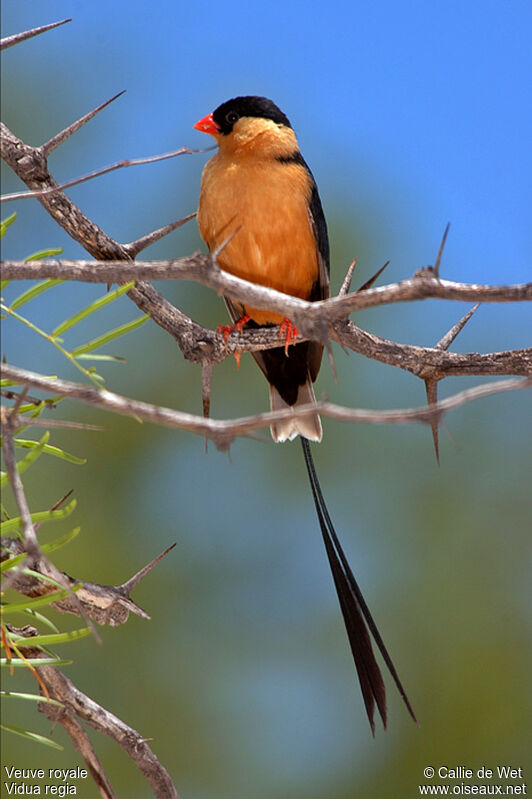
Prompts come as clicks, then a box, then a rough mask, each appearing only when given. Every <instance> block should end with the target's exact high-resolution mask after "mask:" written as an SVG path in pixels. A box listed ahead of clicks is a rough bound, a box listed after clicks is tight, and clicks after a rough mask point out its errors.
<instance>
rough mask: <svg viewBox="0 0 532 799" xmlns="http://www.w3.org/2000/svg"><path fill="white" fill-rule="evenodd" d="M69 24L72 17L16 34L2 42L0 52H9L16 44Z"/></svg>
mask: <svg viewBox="0 0 532 799" xmlns="http://www.w3.org/2000/svg"><path fill="white" fill-rule="evenodd" d="M67 22H72V18H71V17H70V18H69V19H62V20H61V21H60V22H52V23H51V24H50V25H41V27H40V28H32V29H31V30H29V31H23V32H22V33H14V34H13V35H12V36H6V37H5V38H4V39H1V40H0V50H7V48H8V47H13V45H14V44H19V43H20V42H25V41H26V40H27V39H32V38H33V37H34V36H38V35H39V34H40V33H46V31H51V30H52V29H53V28H58V27H59V26H60V25H65V24H66V23H67Z"/></svg>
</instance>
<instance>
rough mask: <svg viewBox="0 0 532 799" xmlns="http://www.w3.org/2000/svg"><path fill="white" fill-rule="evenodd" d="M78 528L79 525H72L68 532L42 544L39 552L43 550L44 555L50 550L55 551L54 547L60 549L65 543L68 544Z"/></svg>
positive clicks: (77, 531)
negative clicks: (72, 527)
mask: <svg viewBox="0 0 532 799" xmlns="http://www.w3.org/2000/svg"><path fill="white" fill-rule="evenodd" d="M80 530H81V527H74V529H73V530H71V531H70V532H69V533H66V534H65V535H62V536H61V537H60V538H56V539H55V541H50V543H49V544H44V546H42V547H41V552H43V553H44V554H45V555H48V554H49V553H50V552H55V550H56V549H60V548H61V547H63V546H64V545H65V544H70V542H71V541H73V540H74V538H75V537H76V536H77V534H78V533H79V531H80Z"/></svg>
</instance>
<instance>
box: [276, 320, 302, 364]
mask: <svg viewBox="0 0 532 799" xmlns="http://www.w3.org/2000/svg"><path fill="white" fill-rule="evenodd" d="M283 336H284V354H285V355H288V347H289V346H290V344H295V343H296V339H297V337H298V336H299V330H298V329H297V327H294V325H293V324H292V322H291V321H290V319H286V318H285V319H283V321H282V322H281V329H280V330H279V338H283Z"/></svg>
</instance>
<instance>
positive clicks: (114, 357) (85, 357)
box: [76, 353, 127, 363]
mask: <svg viewBox="0 0 532 799" xmlns="http://www.w3.org/2000/svg"><path fill="white" fill-rule="evenodd" d="M76 358H77V359H78V361H115V362H117V363H127V360H126V358H121V357H120V355H91V354H90V353H88V354H87V355H76Z"/></svg>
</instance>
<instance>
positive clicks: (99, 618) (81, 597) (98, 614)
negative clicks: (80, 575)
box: [0, 536, 175, 627]
mask: <svg viewBox="0 0 532 799" xmlns="http://www.w3.org/2000/svg"><path fill="white" fill-rule="evenodd" d="M1 546H2V551H1V553H0V560H2V561H5V560H9V558H11V557H15V556H16V555H20V554H22V553H23V552H25V551H27V550H26V549H25V546H24V544H23V543H22V542H21V541H19V540H18V539H15V538H7V537H5V536H4V537H3V538H2V539H1ZM174 546H175V545H172V546H171V547H168V549H166V550H165V551H164V552H163V553H162V554H161V555H159V556H158V557H157V558H155V560H153V561H152V562H151V563H148V565H147V566H145V567H144V568H143V569H141V570H140V571H139V572H138V573H137V574H135V575H133V577H131V578H130V579H129V580H127V581H126V582H125V583H123V584H122V585H117V586H113V585H99V584H98V583H92V582H89V581H88V580H78V579H76V578H75V577H70V575H68V574H66V573H65V572H59V571H58V570H57V569H56V568H55V567H54V566H52V565H51V564H50V562H49V561H48V559H47V558H45V556H44V555H41V556H40V557H38V558H35V559H34V561H33V563H32V571H34V572H38V573H39V574H42V575H43V576H44V577H53V579H54V580H55V581H56V582H59V583H60V585H62V586H64V587H65V588H66V589H68V590H69V591H70V594H69V596H66V597H64V598H63V599H58V600H57V601H55V602H53V603H52V605H53V607H54V608H56V610H59V611H61V613H73V614H74V615H75V616H82V617H84V618H87V619H92V620H93V621H95V622H96V623H97V624H108V625H109V626H110V627H118V626H119V625H121V624H125V622H126V621H127V620H128V618H129V614H130V613H135V614H136V615H137V616H140V617H141V618H142V619H146V620H149V618H150V616H149V615H148V614H147V613H146V611H145V610H143V609H142V608H141V607H139V605H137V604H136V603H135V602H133V600H132V599H131V598H130V596H129V594H130V592H131V591H132V590H133V588H134V587H135V586H136V585H137V584H138V583H139V582H140V580H142V578H143V577H145V576H146V575H147V574H148V572H150V571H151V570H152V569H153V567H154V566H156V565H157V563H159V561H160V560H161V558H164V556H165V555H167V554H168V552H170V550H171V549H173V547H174ZM13 572H15V569H13ZM79 586H81V588H80V587H79ZM10 587H11V588H14V589H15V590H16V591H18V592H19V593H20V594H24V595H25V596H44V595H46V594H49V593H51V592H52V591H55V588H53V586H51V585H50V583H49V582H45V581H44V580H39V578H38V577H35V576H32V575H27V574H24V573H23V572H22V570H19V571H18V572H17V573H16V574H14V575H13V579H12V580H11V582H10ZM74 587H77V588H78V590H76V592H75V593H74V592H73V591H72V588H74Z"/></svg>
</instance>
